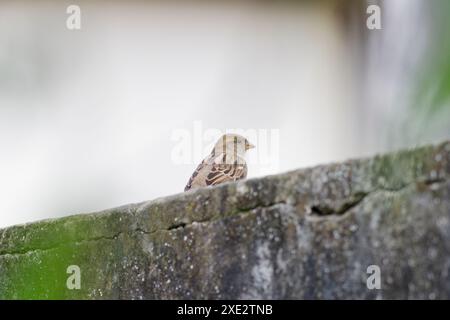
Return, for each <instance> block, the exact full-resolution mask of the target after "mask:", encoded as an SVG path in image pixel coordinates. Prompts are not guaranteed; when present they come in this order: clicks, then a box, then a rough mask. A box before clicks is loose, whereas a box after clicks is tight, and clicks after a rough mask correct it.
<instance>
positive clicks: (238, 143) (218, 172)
mask: <svg viewBox="0 0 450 320" xmlns="http://www.w3.org/2000/svg"><path fill="white" fill-rule="evenodd" d="M251 148H254V146H253V145H252V144H251V143H250V142H249V141H248V140H247V139H246V138H244V137H242V136H240V135H237V134H225V135H223V136H222V137H221V138H220V139H219V140H218V141H217V143H216V145H215V146H214V149H213V150H212V151H211V153H210V154H209V156H208V157H206V158H205V159H204V160H203V161H202V162H201V163H200V164H199V165H198V167H197V169H195V171H194V173H193V174H192V176H191V178H190V179H189V181H188V183H187V185H186V187H185V188H184V191H188V190H190V189H195V188H200V187H206V186H213V185H217V184H220V183H224V182H228V181H236V180H240V179H244V178H245V177H247V164H246V162H245V159H244V156H245V152H246V151H247V150H248V149H251Z"/></svg>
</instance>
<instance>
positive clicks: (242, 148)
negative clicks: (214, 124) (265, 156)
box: [214, 133, 255, 156]
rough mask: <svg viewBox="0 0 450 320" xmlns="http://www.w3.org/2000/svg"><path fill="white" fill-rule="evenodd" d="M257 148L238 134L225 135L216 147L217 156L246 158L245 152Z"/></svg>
mask: <svg viewBox="0 0 450 320" xmlns="http://www.w3.org/2000/svg"><path fill="white" fill-rule="evenodd" d="M254 147H255V146H254V145H253V144H251V143H250V141H248V140H247V139H246V138H245V137H243V136H241V135H238V134H232V133H229V134H224V135H223V136H222V137H220V138H219V140H217V142H216V144H215V146H214V152H215V154H220V153H225V154H237V155H239V156H244V154H245V152H246V151H247V150H249V149H252V148H254Z"/></svg>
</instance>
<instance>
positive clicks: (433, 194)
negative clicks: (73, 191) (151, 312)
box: [0, 142, 450, 299]
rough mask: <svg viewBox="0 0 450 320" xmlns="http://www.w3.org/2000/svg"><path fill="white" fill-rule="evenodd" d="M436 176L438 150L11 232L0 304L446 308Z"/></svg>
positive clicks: (3, 240) (448, 288) (444, 229)
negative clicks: (262, 302) (373, 269)
mask: <svg viewBox="0 0 450 320" xmlns="http://www.w3.org/2000/svg"><path fill="white" fill-rule="evenodd" d="M449 174H450V142H445V143H442V144H440V145H437V146H426V147H422V148H418V149H414V150H406V151H401V152H397V153H392V154H387V155H382V156H376V157H373V158H368V159H362V160H350V161H346V162H343V163H336V164H329V165H323V166H317V167H314V168H309V169H302V170H295V171H292V172H287V173H283V174H279V175H273V176H267V177H264V178H258V179H249V180H245V181H240V182H238V183H229V184H224V185H221V186H217V187H214V188H206V189H200V190H194V191H190V192H187V193H182V194H177V195H174V196H170V197H166V198H161V199H156V200H154V201H149V202H144V203H139V204H131V205H127V206H123V207H119V208H114V209H110V210H106V211H103V212H98V213H91V214H80V215H74V216H70V217H66V218H61V219H55V220H46V221H40V222H35V223H30V224H25V225H19V226H13V227H10V228H6V229H3V230H0V298H44V299H46V298H50V299H52V298H61V299H65V298H66V299H70V298H76V299H79V298H81V299H102V298H110V299H166V298H169V299H178V298H188V299H189V298H197V299H204V298H222V299H239V298H251V299H253V298H255V299H258V298H263V299H264V298H268V299H304V298H306V299H311V298H312V299H314V298H331V299H333V298H358V299H365V298H367V299H371V298H425V299H426V298H441V299H443V298H445V299H449V298H450V221H449V219H450V196H449V193H450V182H449ZM69 265H77V266H79V267H80V270H81V273H82V277H81V289H79V290H69V289H68V288H67V287H66V280H67V278H68V276H69V275H68V274H67V273H66V269H67V267H68V266H69ZM369 265H377V266H379V267H380V270H381V282H382V283H381V289H380V290H376V289H375V290H369V289H368V288H367V286H366V279H367V277H368V274H367V273H366V269H367V267H368V266H369Z"/></svg>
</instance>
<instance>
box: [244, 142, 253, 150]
mask: <svg viewBox="0 0 450 320" xmlns="http://www.w3.org/2000/svg"><path fill="white" fill-rule="evenodd" d="M253 148H255V145H253V144H251V143H250V142H249V143H248V144H247V145H246V148H245V149H246V150H249V149H253Z"/></svg>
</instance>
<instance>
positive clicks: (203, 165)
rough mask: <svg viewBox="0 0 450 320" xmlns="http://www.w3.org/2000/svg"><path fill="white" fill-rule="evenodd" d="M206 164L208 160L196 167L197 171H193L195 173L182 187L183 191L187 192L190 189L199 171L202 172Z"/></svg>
mask: <svg viewBox="0 0 450 320" xmlns="http://www.w3.org/2000/svg"><path fill="white" fill-rule="evenodd" d="M207 164H208V159H204V160H203V161H202V162H201V163H200V164H199V165H198V167H197V169H195V171H194V172H193V173H192V176H191V177H190V178H189V181H188V183H187V185H186V187H184V191H188V190H189V189H191V188H192V183H193V182H194V179H195V178H196V177H197V176H198V174H199V173H200V171H202V170H203V169H204V168H205V167H206V165H207Z"/></svg>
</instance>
